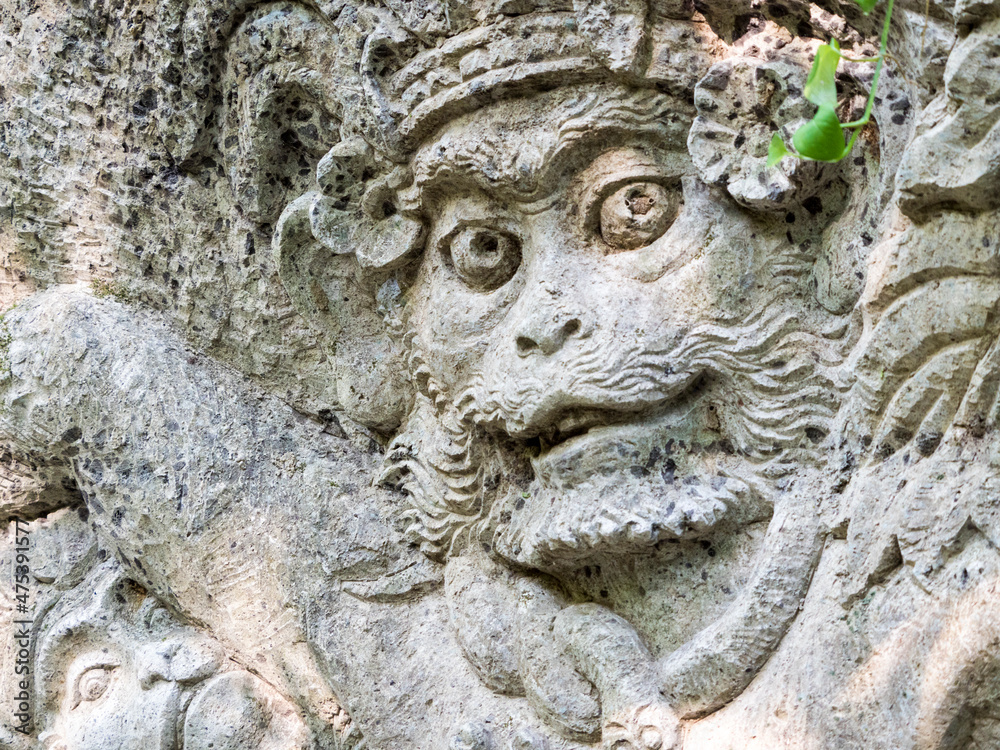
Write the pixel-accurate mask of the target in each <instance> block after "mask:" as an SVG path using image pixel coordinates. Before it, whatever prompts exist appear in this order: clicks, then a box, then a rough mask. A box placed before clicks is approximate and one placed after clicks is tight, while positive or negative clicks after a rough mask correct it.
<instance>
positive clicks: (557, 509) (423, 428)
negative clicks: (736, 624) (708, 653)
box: [382, 306, 848, 573]
mask: <svg viewBox="0 0 1000 750" xmlns="http://www.w3.org/2000/svg"><path fill="white" fill-rule="evenodd" d="M767 307H768V306H766V307H765V309H767ZM771 309H775V308H774V307H772V308H771ZM842 334H843V330H838V331H833V332H831V333H830V334H827V335H823V334H820V335H817V334H812V333H808V332H805V331H802V330H801V323H800V321H799V319H798V318H797V317H796V316H794V315H792V314H789V313H785V314H782V315H776V316H773V317H770V318H765V317H764V315H763V314H762V315H761V317H760V318H758V319H756V320H752V321H748V322H747V323H745V324H744V325H742V326H738V327H735V326H734V327H731V328H724V327H719V326H710V327H705V328H704V329H703V330H701V331H696V332H693V333H692V334H691V335H690V336H689V337H688V339H687V340H686V341H685V344H684V345H685V347H686V348H687V351H688V355H687V356H686V357H685V358H684V359H682V360H679V359H678V358H677V353H676V352H674V353H671V357H672V360H673V361H674V362H678V361H683V362H686V363H687V365H686V366H687V367H689V368H692V369H696V370H697V371H699V372H704V373H706V377H708V378H709V379H710V380H711V382H712V384H713V387H711V388H710V389H709V390H708V392H707V393H705V394H701V395H699V396H697V403H701V404H706V403H710V402H713V401H714V403H715V404H717V407H718V411H717V413H718V420H719V428H718V429H719V435H718V438H719V439H718V440H716V441H715V442H714V443H711V444H706V443H702V444H701V445H700V446H698V445H693V444H691V443H685V444H683V445H682V444H681V441H680V440H677V439H675V440H671V437H672V436H673V437H676V436H677V435H678V434H679V433H678V432H677V431H678V430H681V429H683V428H682V427H680V426H678V422H677V421H676V418H675V416H671V415H670V414H669V413H667V414H659V415H658V416H657V417H654V418H650V419H648V420H645V421H643V422H637V423H636V424H634V425H632V427H631V429H630V428H625V429H622V428H615V434H614V435H613V436H612V437H611V439H608V440H603V441H601V440H600V439H599V436H598V438H595V441H594V442H595V443H597V445H596V446H595V445H593V444H591V445H589V446H588V440H584V441H583V444H582V445H581V450H583V451H586V452H587V458H588V460H587V462H586V464H585V465H584V464H580V465H581V466H585V469H584V471H582V472H581V471H580V470H579V469H574V468H573V460H572V455H568V456H566V455H564V456H563V458H562V460H561V461H557V462H552V461H547V460H546V457H545V456H544V455H543V456H541V457H540V458H538V459H535V460H531V461H529V460H527V459H526V458H525V448H526V446H525V445H524V443H518V442H516V441H514V440H512V439H511V438H509V437H508V436H507V435H506V434H504V433H503V432H502V430H498V429H497V426H498V424H499V425H500V426H502V424H503V420H502V418H499V419H498V411H497V405H498V404H502V401H501V398H502V397H501V396H500V395H499V394H494V393H489V392H486V391H484V390H483V388H484V386H483V382H482V380H479V381H478V382H476V383H473V384H471V386H470V387H469V388H468V389H465V390H464V391H463V392H462V394H461V395H459V396H457V397H454V396H451V395H450V394H449V393H447V392H446V391H445V390H444V389H443V388H442V387H441V386H440V384H439V383H438V382H437V381H436V380H435V379H434V377H433V374H432V373H431V372H430V370H429V369H428V368H427V366H426V365H425V363H424V360H423V357H422V356H421V351H420V346H419V341H418V340H417V338H416V336H415V335H414V334H413V333H411V334H410V335H409V336H408V337H407V340H408V342H409V345H410V348H411V372H412V373H413V376H414V382H416V383H418V384H419V385H420V388H421V395H420V396H419V397H418V399H417V403H416V406H415V408H414V410H413V412H412V413H411V414H410V417H409V419H408V420H407V424H406V426H405V427H404V429H403V430H402V432H401V433H400V434H399V435H398V436H397V438H396V439H395V440H394V441H393V443H392V445H391V446H390V449H389V451H388V453H387V455H386V462H385V470H384V472H383V474H382V482H383V484H386V485H389V486H393V487H396V488H397V489H401V490H402V491H403V492H405V493H406V494H407V495H408V496H409V498H408V502H407V506H408V507H407V509H406V510H405V512H404V517H405V518H407V519H408V520H409V522H410V526H409V531H410V533H411V534H412V535H413V536H414V537H415V538H416V539H417V540H418V541H419V542H420V544H421V547H422V549H423V550H424V551H425V553H427V554H428V555H429V556H431V557H435V558H439V559H440V558H442V557H446V556H449V555H453V554H458V553H459V552H460V551H461V550H462V549H463V548H464V547H466V546H467V545H468V544H470V543H473V542H474V543H477V544H481V545H485V546H488V547H490V548H494V549H495V550H496V551H497V552H498V553H499V554H501V555H502V556H504V557H506V558H507V559H508V560H510V561H511V562H513V563H515V564H518V565H523V566H525V567H530V568H535V569H539V570H543V571H547V572H553V573H555V572H559V571H561V570H567V569H571V568H576V567H580V566H582V565H583V564H585V563H589V562H591V561H594V560H595V559H597V558H600V557H603V556H607V555H610V556H620V555H621V554H635V553H640V552H644V551H646V552H651V551H654V550H655V549H656V546H657V545H658V544H659V543H661V542H664V541H667V540H670V539H679V538H692V537H697V536H702V535H705V534H707V533H709V532H711V531H712V530H714V529H716V528H717V527H718V526H719V524H720V523H722V522H723V521H725V522H727V523H733V524H736V525H738V524H741V523H749V522H751V521H756V520H762V519H763V518H766V517H767V516H768V515H769V513H770V495H771V492H772V491H773V485H774V482H775V480H779V479H780V477H781V476H783V475H784V474H787V473H788V472H789V471H790V470H791V469H792V468H795V467H800V466H802V465H803V463H815V462H817V461H818V460H819V449H818V442H820V441H821V439H822V437H823V436H825V435H826V433H827V432H828V430H829V424H830V422H831V421H832V418H833V417H834V415H835V414H836V412H837V410H838V408H839V404H840V399H841V396H842V394H843V393H844V391H845V386H844V385H843V384H841V383H839V382H838V381H837V380H836V377H835V372H836V366H837V365H838V364H839V362H840V361H841V357H840V354H841V349H842V348H843V347H845V346H846V345H847V341H846V338H848V337H844V336H843V335H842ZM820 355H825V356H820ZM600 361H604V362H608V363H618V364H616V365H614V367H613V369H614V371H613V372H607V373H600V372H595V373H589V374H588V375H587V377H588V378H589V380H590V381H591V382H598V383H599V382H600V379H601V378H604V379H606V380H607V381H609V382H610V381H611V380H614V381H615V382H619V383H622V382H627V383H629V384H630V385H629V387H630V388H631V389H644V391H645V392H646V393H647V394H655V393H657V392H660V393H662V392H665V391H666V390H667V389H668V388H673V387H674V385H673V381H671V382H665V381H667V380H668V379H669V378H670V376H669V375H667V374H666V373H665V372H664V369H663V368H657V367H646V366H638V365H637V366H636V367H634V368H633V369H631V370H630V369H629V366H628V365H622V364H621V363H622V362H625V361H629V358H625V357H616V356H613V353H606V356H603V357H601V358H600ZM631 361H632V362H643V359H642V358H638V359H636V358H631ZM646 364H648V362H647V363H646ZM723 396H724V401H723V400H722V399H723ZM649 400H650V401H652V400H654V399H652V398H649ZM688 406H689V405H688ZM684 408H685V409H686V410H687V411H688V412H690V409H688V408H687V406H685V407H684ZM682 416H683V417H686V416H687V414H684V415H682ZM672 419H674V420H675V421H674V422H673V423H672V422H671V420H672ZM588 437H589V434H588ZM595 453H596V454H599V455H595Z"/></svg>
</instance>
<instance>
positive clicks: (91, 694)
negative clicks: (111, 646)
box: [73, 664, 115, 708]
mask: <svg viewBox="0 0 1000 750" xmlns="http://www.w3.org/2000/svg"><path fill="white" fill-rule="evenodd" d="M114 671H115V667H114V666H113V665H110V664H108V665H104V666H98V667H91V668H90V669H88V670H86V671H85V672H83V673H82V674H81V675H80V676H79V677H78V678H77V680H76V688H75V690H74V691H73V708H76V707H77V706H79V705H80V704H81V703H89V702H91V701H96V700H97V699H98V698H100V697H101V696H102V695H104V694H105V693H106V692H107V690H108V685H110V684H111V676H112V674H113V673H114Z"/></svg>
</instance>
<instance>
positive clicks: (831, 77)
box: [803, 44, 840, 107]
mask: <svg viewBox="0 0 1000 750" xmlns="http://www.w3.org/2000/svg"><path fill="white" fill-rule="evenodd" d="M839 64H840V51H839V50H838V49H837V48H836V47H835V46H831V45H829V44H821V45H820V46H819V49H817V50H816V57H815V59H813V66H812V70H810V71H809V78H807V79H806V88H805V91H804V92H803V93H804V94H805V97H806V99H808V100H809V101H811V102H812V103H813V104H815V105H816V106H817V107H836V106H837V66H838V65H839Z"/></svg>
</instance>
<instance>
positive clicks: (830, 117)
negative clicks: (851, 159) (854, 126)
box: [792, 105, 847, 162]
mask: <svg viewBox="0 0 1000 750" xmlns="http://www.w3.org/2000/svg"><path fill="white" fill-rule="evenodd" d="M792 144H793V145H794V146H795V150H796V151H798V152H799V155H800V156H804V157H805V158H807V159H813V160H814V161H830V162H833V161H840V160H841V159H843V158H844V156H846V155H847V146H846V144H845V143H844V129H843V128H842V127H841V126H840V120H839V119H837V113H836V111H834V109H833V107H830V106H827V105H824V106H821V107H820V108H819V110H818V111H817V112H816V115H815V116H814V117H813V118H812V119H811V120H810V121H809V122H807V123H806V124H805V125H803V126H802V127H801V128H799V129H798V130H796V131H795V135H793V136H792Z"/></svg>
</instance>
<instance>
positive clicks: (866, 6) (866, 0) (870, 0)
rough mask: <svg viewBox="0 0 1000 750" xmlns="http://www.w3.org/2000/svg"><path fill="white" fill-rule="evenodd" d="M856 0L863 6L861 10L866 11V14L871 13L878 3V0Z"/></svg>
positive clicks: (855, 0)
mask: <svg viewBox="0 0 1000 750" xmlns="http://www.w3.org/2000/svg"><path fill="white" fill-rule="evenodd" d="M854 2H856V3H857V4H858V5H860V6H861V10H863V11H864V12H865V15H868V14H869V13H871V12H872V10H874V8H875V6H876V5H878V0H854Z"/></svg>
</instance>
